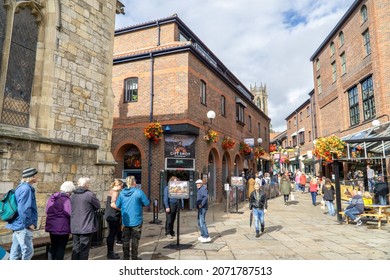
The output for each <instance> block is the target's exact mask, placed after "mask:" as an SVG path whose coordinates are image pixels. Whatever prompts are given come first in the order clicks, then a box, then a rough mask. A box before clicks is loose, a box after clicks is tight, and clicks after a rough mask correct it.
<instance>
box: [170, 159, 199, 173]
mask: <svg viewBox="0 0 390 280" xmlns="http://www.w3.org/2000/svg"><path fill="white" fill-rule="evenodd" d="M165 169H166V170H195V159H192V158H165Z"/></svg>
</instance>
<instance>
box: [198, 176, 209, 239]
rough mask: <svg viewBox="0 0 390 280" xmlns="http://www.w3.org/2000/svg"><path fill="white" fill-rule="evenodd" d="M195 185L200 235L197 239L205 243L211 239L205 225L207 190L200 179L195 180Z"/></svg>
mask: <svg viewBox="0 0 390 280" xmlns="http://www.w3.org/2000/svg"><path fill="white" fill-rule="evenodd" d="M195 184H196V187H197V188H198V194H197V199H196V208H197V209H198V226H199V230H200V236H199V238H198V240H199V241H200V242H202V243H207V242H210V241H211V238H210V236H209V231H208V230H207V225H206V212H207V209H208V200H209V199H208V191H207V187H206V186H205V185H204V184H203V181H202V180H201V179H199V180H197V181H196V182H195Z"/></svg>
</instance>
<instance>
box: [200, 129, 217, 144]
mask: <svg viewBox="0 0 390 280" xmlns="http://www.w3.org/2000/svg"><path fill="white" fill-rule="evenodd" d="M203 138H204V140H205V141H206V142H207V143H217V142H218V132H216V131H215V130H212V129H209V130H207V132H206V134H205V135H204V137H203Z"/></svg>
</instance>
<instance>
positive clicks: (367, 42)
mask: <svg viewBox="0 0 390 280" xmlns="http://www.w3.org/2000/svg"><path fill="white" fill-rule="evenodd" d="M363 40H364V50H365V51H366V55H369V54H371V44H370V31H369V30H368V29H367V30H366V31H364V32H363Z"/></svg>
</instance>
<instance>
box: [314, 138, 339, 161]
mask: <svg viewBox="0 0 390 280" xmlns="http://www.w3.org/2000/svg"><path fill="white" fill-rule="evenodd" d="M345 146H346V145H345V142H344V141H343V140H341V139H340V138H338V137H337V136H335V135H332V136H328V137H320V138H318V139H317V140H316V143H315V145H314V151H313V153H314V155H315V156H316V157H317V158H318V159H323V160H324V164H326V163H330V162H333V155H336V156H337V157H341V156H342V155H343V153H344V151H345Z"/></svg>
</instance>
